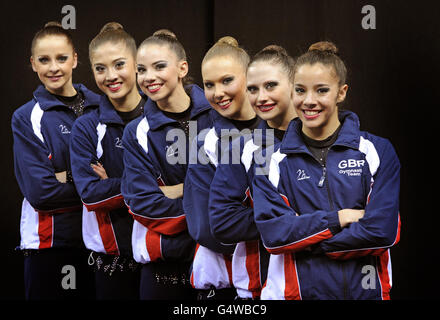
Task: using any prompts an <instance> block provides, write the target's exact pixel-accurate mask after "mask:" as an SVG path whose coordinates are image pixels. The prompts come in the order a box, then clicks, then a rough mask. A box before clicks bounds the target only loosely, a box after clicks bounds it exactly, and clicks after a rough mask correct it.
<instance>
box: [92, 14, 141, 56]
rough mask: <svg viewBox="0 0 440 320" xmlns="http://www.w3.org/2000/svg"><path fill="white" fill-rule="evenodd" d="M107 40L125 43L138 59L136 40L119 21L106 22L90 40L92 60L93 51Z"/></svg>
mask: <svg viewBox="0 0 440 320" xmlns="http://www.w3.org/2000/svg"><path fill="white" fill-rule="evenodd" d="M106 42H111V43H120V42H121V43H123V44H125V45H126V47H127V49H128V50H130V52H131V54H132V55H133V57H134V58H135V59H136V42H135V40H134V39H133V37H132V36H131V35H129V34H128V33H127V32H126V31H125V30H124V27H123V26H122V25H121V24H120V23H118V22H108V23H106V24H105V25H104V26H103V27H102V28H101V30H100V31H99V33H98V34H97V35H96V36H95V37H94V38H93V39H92V41H90V44H89V59H90V61H92V54H93V52H94V51H95V50H96V49H97V48H98V47H99V46H101V45H102V44H104V43H106Z"/></svg>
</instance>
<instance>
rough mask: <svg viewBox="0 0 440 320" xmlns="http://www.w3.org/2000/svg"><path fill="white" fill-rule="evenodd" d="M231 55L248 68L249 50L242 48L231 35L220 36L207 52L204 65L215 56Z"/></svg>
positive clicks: (203, 61)
mask: <svg viewBox="0 0 440 320" xmlns="http://www.w3.org/2000/svg"><path fill="white" fill-rule="evenodd" d="M225 56H229V57H232V58H235V59H236V60H237V61H238V62H239V63H240V64H241V65H242V66H243V68H244V69H246V68H247V66H248V64H249V61H250V58H249V55H248V54H247V52H246V51H245V50H244V49H243V48H240V46H239V44H238V41H237V40H236V39H235V38H234V37H231V36H225V37H222V38H220V39H219V40H218V41H217V42H216V43H215V44H214V45H213V46H212V47H211V48H210V49H209V50H208V51H207V52H206V54H205V56H204V57H203V60H202V65H203V64H204V63H205V62H206V61H208V60H210V59H212V58H214V57H225Z"/></svg>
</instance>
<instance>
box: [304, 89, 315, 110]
mask: <svg viewBox="0 0 440 320" xmlns="http://www.w3.org/2000/svg"><path fill="white" fill-rule="evenodd" d="M304 105H305V106H307V107H314V106H315V105H316V101H315V96H314V95H313V92H311V91H309V92H307V94H306V97H305V98H304Z"/></svg>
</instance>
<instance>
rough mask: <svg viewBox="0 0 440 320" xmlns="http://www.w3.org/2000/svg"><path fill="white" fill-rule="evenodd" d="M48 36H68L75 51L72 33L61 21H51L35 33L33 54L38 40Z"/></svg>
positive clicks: (32, 47) (32, 46) (67, 38)
mask: <svg viewBox="0 0 440 320" xmlns="http://www.w3.org/2000/svg"><path fill="white" fill-rule="evenodd" d="M47 36H64V37H66V40H67V42H68V43H69V44H70V45H71V46H72V49H73V52H75V46H74V45H73V40H72V36H71V35H70V33H69V32H68V31H67V30H65V29H64V28H63V27H62V25H61V24H60V23H59V22H56V21H49V22H48V23H46V24H45V25H44V27H43V29H41V30H39V31H38V32H37V33H35V35H34V38H33V39H32V45H31V54H32V55H33V54H34V49H35V46H36V44H37V42H38V40H41V39H43V38H44V37H47Z"/></svg>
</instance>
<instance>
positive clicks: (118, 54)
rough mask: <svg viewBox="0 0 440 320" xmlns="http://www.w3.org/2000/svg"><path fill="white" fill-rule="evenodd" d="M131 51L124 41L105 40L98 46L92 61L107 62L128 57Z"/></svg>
mask: <svg viewBox="0 0 440 320" xmlns="http://www.w3.org/2000/svg"><path fill="white" fill-rule="evenodd" d="M130 57H131V52H130V50H129V49H128V48H127V46H126V45H125V44H124V43H123V42H117V43H114V42H105V43H103V44H101V45H100V46H99V47H97V48H96V49H95V50H94V51H93V53H92V62H93V63H94V64H96V63H103V64H105V63H107V62H112V61H114V60H116V59H119V58H125V59H128V58H130Z"/></svg>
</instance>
